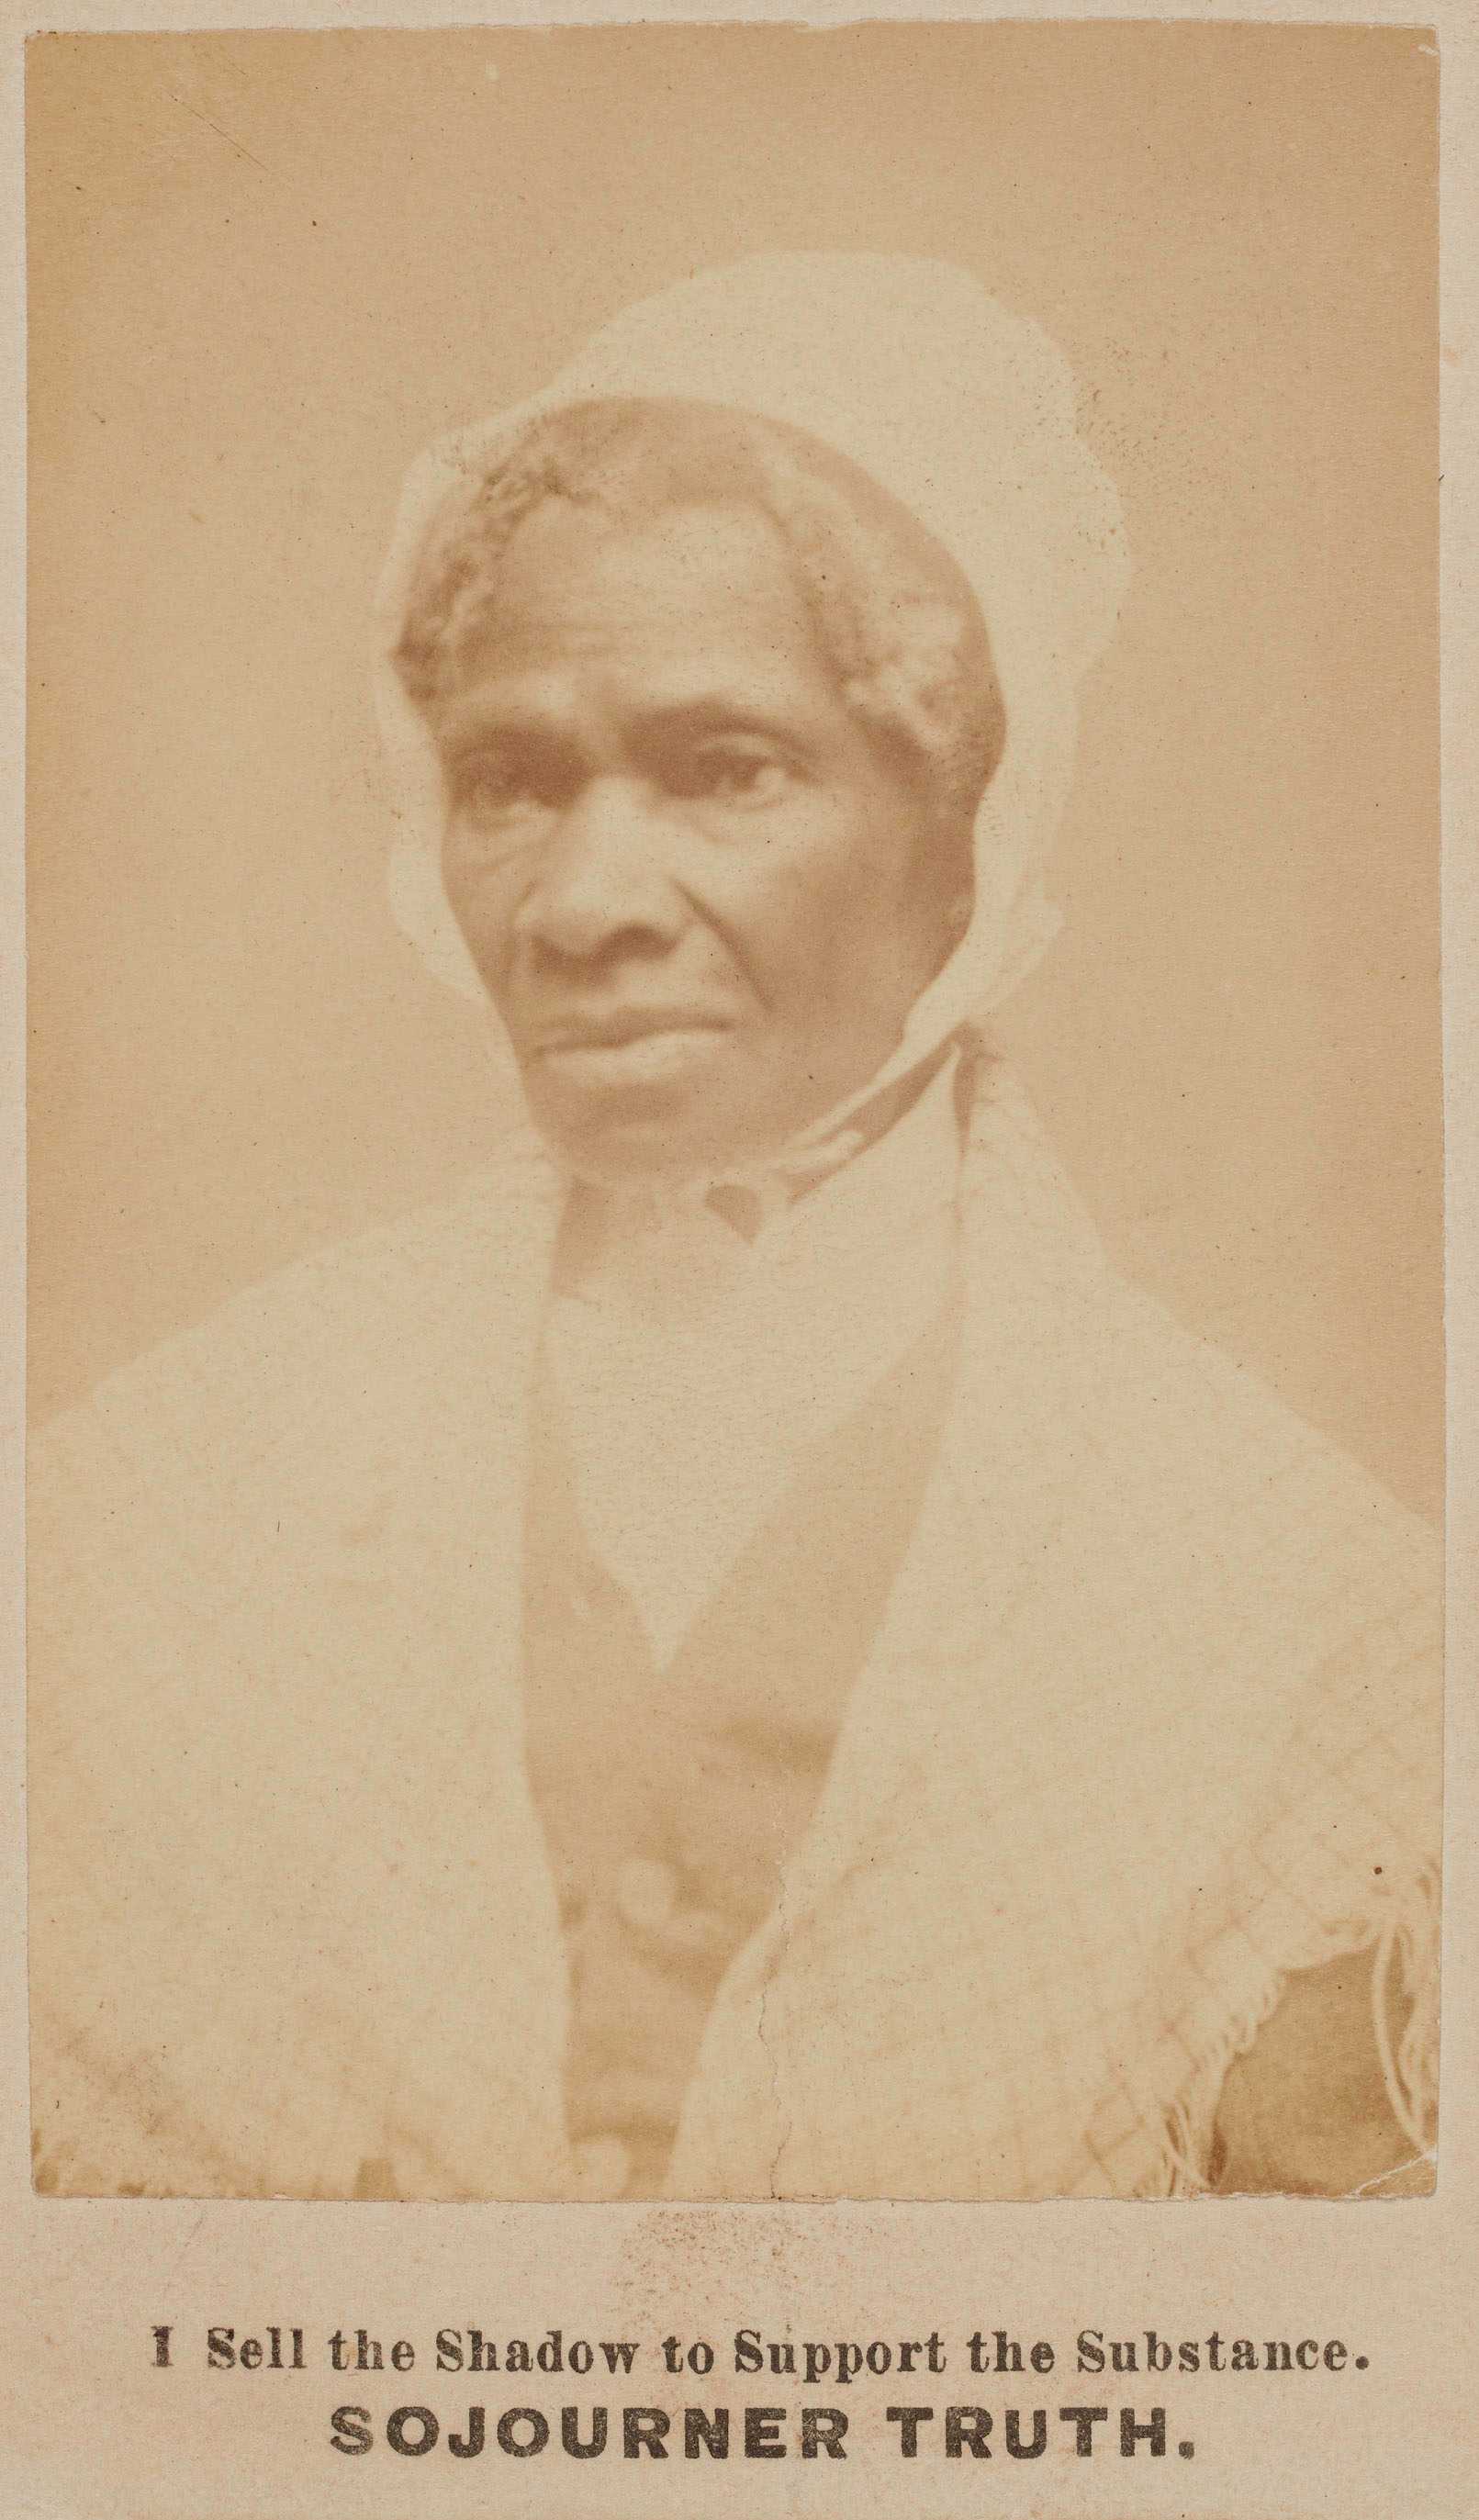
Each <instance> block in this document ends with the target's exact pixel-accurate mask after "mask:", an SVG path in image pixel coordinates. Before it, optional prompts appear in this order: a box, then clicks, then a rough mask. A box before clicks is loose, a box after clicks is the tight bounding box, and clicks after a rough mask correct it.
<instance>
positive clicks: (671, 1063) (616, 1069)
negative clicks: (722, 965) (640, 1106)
mask: <svg viewBox="0 0 1479 2520" xmlns="http://www.w3.org/2000/svg"><path fill="white" fill-rule="evenodd" d="M729 1030H730V1026H729V1025H728V1024H727V1023H725V1022H723V1021H722V1020H720V1019H719V1018H717V1017H715V1016H714V1015H711V1014H707V1013H704V1012H701V1011H700V1010H698V1009H696V1008H688V1007H674V1008H671V1009H668V1008H663V1009H660V1010H659V1009H642V1010H637V1009H629V1010H626V1011H625V1012H620V1013H617V1012H612V1013H610V1014H608V1015H604V1016H593V1017H591V1018H590V1019H589V1020H586V1021H577V1022H570V1023H565V1024H560V1025H552V1026H550V1027H549V1028H548V1029H547V1030H546V1031H545V1032H544V1033H543V1034H542V1035H541V1036H539V1037H538V1038H537V1039H536V1041H535V1044H534V1052H533V1055H534V1057H535V1058H536V1060H537V1061H538V1063H539V1065H540V1066H541V1067H542V1068H543V1069H544V1070H545V1071H546V1072H547V1073H549V1074H553V1076H555V1077H558V1078H559V1079H560V1081H561V1082H565V1083H568V1084H570V1085H574V1086H577V1087H587V1088H595V1089H598V1090H599V1089H603V1088H610V1087H617V1086H622V1085H646V1084H658V1083H665V1082H667V1081H668V1080H669V1079H675V1078H677V1077H679V1076H682V1075H683V1074H685V1073H686V1071H687V1070H688V1069H689V1068H690V1067H693V1066H695V1065H697V1064H699V1063H700V1062H701V1061H702V1060H703V1059H704V1058H705V1057H707V1056H708V1055H709V1054H710V1053H711V1052H712V1051H713V1049H714V1047H715V1045H716V1044H717V1043H718V1042H719V1041H720V1040H721V1039H722V1038H723V1036H724V1034H725V1033H726V1032H728V1031H729Z"/></svg>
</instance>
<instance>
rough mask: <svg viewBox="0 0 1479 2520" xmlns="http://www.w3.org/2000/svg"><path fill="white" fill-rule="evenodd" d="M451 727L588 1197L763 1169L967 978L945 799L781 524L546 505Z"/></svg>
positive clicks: (491, 930) (475, 940) (511, 1006)
mask: <svg viewBox="0 0 1479 2520" xmlns="http://www.w3.org/2000/svg"><path fill="white" fill-rule="evenodd" d="M433 731H434V734H435V738H436V742H437V747H438V751H439V753H440V756H441V761H442V766H443V770H444V774H445V779H446V789H447V798H448V814H447V823H446V835H445V847H444V869H445V877H446V884H447V891H448V894H449V897H450V899H451V902H452V906H453V909H454V911H455V912H456V915H457V918H458V921H459V922H460V924H461V926H462V930H463V933H464V935H465V936H466V938H467V941H468V945H469V948H470V950H471V955H472V958H473V960H474V962H475V963H476V965H477V967H478V970H479V971H480V973H481V975H482V978H483V981H484V983H485V985H486V986H487V988H488V991H489V993H490V995H491V996H492V998H493V1001H494V1003H495V1005H496V1006H497V1009H498V1012H499V1013H500V1015H501V1016H502V1018H503V1021H504V1023H505V1025H506V1027H507V1029H508V1032H509V1035H510V1037H511V1040H512V1042H513V1045H514V1049H515V1054H516V1056H517V1058H518V1061H519V1066H520V1069H521V1072H522V1076H523V1082H524V1088H525V1091H526V1094H527V1096H528V1101H529V1104H530V1108H531V1110H532V1112H533V1115H534V1118H535V1120H536V1121H537V1122H538V1124H539V1126H540V1128H541V1129H542V1131H543V1132H544V1133H545V1135H546V1137H547V1138H548V1139H549V1140H550V1141H551V1143H552V1144H553V1145H554V1146H555V1147H556V1148H557V1150H558V1151H559V1152H560V1154H561V1155H562V1156H563V1157H564V1158H565V1159H566V1161H567V1162H568V1163H569V1164H570V1165H571V1167H572V1168H573V1169H574V1170H575V1171H576V1172H577V1173H579V1174H581V1175H583V1176H585V1177H586V1178H589V1179H595V1180H606V1181H616V1180H631V1179H641V1178H647V1179H660V1178H668V1179H682V1178H692V1177H694V1176H695V1175H703V1174H707V1173H714V1172H720V1171H723V1170H725V1169H726V1168H729V1167H731V1166H737V1165H739V1164H742V1163H744V1162H746V1161H750V1160H753V1159H754V1158H756V1157H760V1156H764V1155H765V1154H767V1153H768V1152H770V1151H772V1150H773V1149H774V1148H777V1147H778V1146H780V1145H781V1144H782V1143H783V1141H784V1140H785V1139H786V1138H788V1137H789V1136H790V1135H791V1134H792V1133H793V1132H794V1131H795V1130H797V1129H798V1128H800V1127H802V1126H804V1125H805V1124H806V1123H807V1122H809V1121H811V1120H813V1119H816V1118H818V1117H820V1116H821V1114H822V1113H823V1112H825V1111H826V1110H828V1109H829V1107H830V1106H831V1104H833V1103H834V1102H838V1101H839V1100H841V1098H842V1097H843V1096H845V1095H846V1094H847V1093H849V1092H850V1091H852V1090H853V1089H854V1088H856V1087H858V1086H860V1085H863V1084H866V1082H867V1081H868V1079H869V1077H870V1076H871V1075H872V1074H873V1073H874V1070H875V1069H876V1068H877V1067H878V1066H880V1065H881V1063H882V1061H883V1060H884V1059H885V1058H886V1057H887V1056H888V1055H889V1053H890V1052H891V1051H892V1049H893V1048H894V1047H895V1045H896V1043H897V1041H898V1039H899V1036H900V1032H901V1030H902V1027H903V1023H904V1019H905V1016H906V1013H907V1012H908V1010H909V1008H910V1007H911V1005H912V1004H913V1002H914V1000H915V999H916V997H918V995H919V992H920V990H921V989H922V988H923V987H924V985H925V983H926V982H927V981H928V980H929V979H930V978H931V977H932V976H933V974H934V972H935V971H936V970H937V969H938V967H939V966H940V964H941V963H942V962H943V960H944V958H945V955H946V952H947V951H948V948H949V945H950V943H951V941H952V935H953V930H952V927H951V905H950V903H949V902H948V901H947V900H944V899H942V898H941V897H940V895H941V889H942V887H941V885H940V882H939V878H938V876H937V875H936V876H934V877H933V879H932V865H931V858H932V851H931V841H932V838H933V836H934V835H933V834H932V833H931V832H930V830H929V828H928V819H927V811H926V806H925V802H924V795H923V788H922V783H921V782H919V780H918V779H917V777H916V776H914V775H913V774H912V771H911V769H910V767H909V765H908V764H907V763H906V761H905V759H904V758H903V757H902V756H901V757H900V758H898V759H893V758H891V757H890V756H889V754H888V753H887V752H886V751H885V750H884V748H883V747H882V745H881V744H880V743H878V742H874V740H872V739H871V738H870V737H869V735H868V734H867V733H865V731H864V730H863V729H862V728H861V727H860V726H859V725H858V723H857V722H856V720H855V719H854V718H853V717H851V716H850V715H849V714H848V711H847V710H846V708H845V707H844V706H843V703H842V700H841V697H840V696H839V694H838V691H837V689H836V686H835V683H834V681H833V679H832V675H831V672H830V670H829V665H828V663H827V660H826V658H825V656H824V654H823V653H822V652H821V650H820V648H819V646H818V643H817V638H816V634H815V631H814V629H813V625H812V619H811V614H810V612H809V610H808V607H807V604H806V600H805V597H804V595H803V593H802V590H801V588H800V586H799V584H798V583H797V581H796V578H795V575H794V573H793V570H792V568H791V565H790V562H789V558H788V555H787V552H786V548H785V544H784V540H783V539H782V536H781V535H780V533H779V532H778V531H777V529H776V528H775V526H774V525H773V524H772V523H771V522H770V520H769V519H768V518H767V517H764V516H763V515H761V514H760V513H759V511H757V510H753V509H748V508H739V507H724V506H714V507H685V508H676V509H671V510H668V511H666V512H665V513H664V514H662V515H661V516H660V517H657V518H656V519H655V520H654V521H652V522H651V523H650V524H644V525H640V526H636V527H627V526H621V525H613V524H611V523H609V522H605V521H603V520H602V519H601V518H600V517H598V516H596V515H593V514H592V513H591V512H589V511H585V512H583V511H581V510H579V509H577V508H575V507H573V506H572V505H570V504H568V503H565V502H560V501H554V500H552V501H549V502H547V503H546V504H545V505H544V506H543V507H541V508H539V509H537V510H536V511H535V512H534V513H533V514H532V515H531V516H530V517H527V518H526V519H525V521H524V522H523V523H522V524H521V525H520V526H519V527H518V529H517V531H516V532H515V535H514V537H513V538H512V540H511V542H510V544H509V547H508V550H507V552H506V553H505V555H504V557H503V561H502V563H501V567H500V574H499V581H498V596H497V604H496V608H495V610H494V612H493V614H492V616H491V619H490V622H489V626H488V629H487V632H486V635H485V637H484V638H483V640H482V641H481V644H480V646H479V648H478V650H477V652H476V653H475V654H474V655H473V657H472V658H471V662H470V665H469V667H468V670H467V672H466V674H465V676H464V678H463V680H462V681H461V683H460V684H459V685H458V687H457V688H456V689H455V690H454V691H453V692H452V694H451V695H450V697H448V698H446V699H445V700H444V701H443V702H442V703H441V705H440V706H439V707H438V709H437V711H436V714H435V718H434V727H433ZM937 846H938V843H936V847H937Z"/></svg>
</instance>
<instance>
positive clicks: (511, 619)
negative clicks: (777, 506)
mask: <svg viewBox="0 0 1479 2520" xmlns="http://www.w3.org/2000/svg"><path fill="white" fill-rule="evenodd" d="M695 656H707V657H709V658H711V659H714V660H717V659H718V657H720V656H734V657H736V658H742V659H747V660H749V662H750V664H751V666H752V667H753V666H755V665H757V664H758V663H759V662H760V660H761V658H762V657H768V658H770V659H771V660H772V661H773V662H776V663H783V662H784V665H785V667H786V668H787V669H788V670H789V671H790V672H792V673H796V672H800V673H802V674H804V675H806V676H808V677H809V676H811V675H813V674H815V675H817V676H820V677H821V678H822V679H823V680H824V681H826V682H827V683H828V685H830V677H829V673H828V670H827V666H826V660H825V658H824V655H823V653H822V650H821V647H820V644H819V641H818V638H817V633H816V627H815V623H814V620H813V616H812V611H811V607H810V603H809V601H808V598H807V594H806V590H805V588H804V587H803V585H802V583H801V580H800V578H799V576H798V574H797V571H796V568H795V564H794V562H793V561H792V558H791V555H790V552H789V550H788V547H787V545H786V542H785V540H784V536H783V534H782V533H781V531H780V529H779V528H778V527H777V526H776V524H774V523H773V521H772V520H771V519H770V517H767V516H765V515H764V514H763V512H762V511H761V510H760V509H758V508H756V507H752V506H748V505H739V504H730V503H724V504H720V503H715V504H714V505H711V506H709V505H705V506H696V505H695V506H684V507H675V508H669V509H666V510H664V511H662V512H661V513H659V514H658V515H657V516H655V517H651V518H650V519H644V520H642V521H639V522H635V523H632V522H628V521H626V520H624V519H619V518H612V517H607V516H605V515H604V514H603V513H602V511H601V510H600V509H599V508H598V507H594V506H586V505H576V504H575V503H573V502H572V501H569V500H566V499H548V500H545V501H544V502H543V503H542V504H541V505H540V506H539V507H537V508H536V509H534V510H533V511H532V512H531V514H530V515H529V516H528V517H525V518H524V519H523V521H522V522H521V523H520V524H519V525H518V526H517V528H516V529H515V532H514V534H513V535H512V536H511V537H510V540H509V542H508V544H507V545H506V547H505V549H504V551H503V553H502V555H501V558H500V562H499V565H498V569H497V572H496V576H495V578H494V580H493V583H492V584H491V585H490V588H489V592H488V599H487V602H486V604H485V605H483V606H480V607H479V608H478V616H477V624H476V630H475V633H474V635H473V636H472V637H471V639H470V640H469V641H468V643H467V645H466V647H465V650H464V653H463V656H462V659H461V663H462V677H461V678H460V679H462V678H466V679H471V680H476V681H482V680H483V679H484V678H485V677H488V676H490V675H492V676H499V677H502V676H509V677H512V678H518V677H521V676H523V675H527V674H539V673H545V672H550V671H552V670H557V669H558V668H559V667H560V666H561V665H565V664H571V665H573V664H575V663H576V662H578V661H583V660H584V661H589V660H593V659H596V660H600V661H603V662H605V661H607V660H611V661H620V662H621V663H622V664H623V666H624V667H625V668H626V669H628V670H629V671H630V672H632V673H633V674H634V675H636V676H637V677H638V678H640V677H641V675H642V673H643V672H644V671H645V670H646V671H658V670H660V669H664V668H668V667H671V666H672V665H674V664H676V663H677V662H679V661H681V660H684V659H687V658H690V657H695Z"/></svg>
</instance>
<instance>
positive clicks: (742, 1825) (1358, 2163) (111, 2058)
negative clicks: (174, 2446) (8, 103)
mask: <svg viewBox="0 0 1479 2520" xmlns="http://www.w3.org/2000/svg"><path fill="white" fill-rule="evenodd" d="M28 55H29V58H28V67H27V82H26V85H27V94H26V162H27V238H28V255H29V284H28V285H29V304H30V316H29V326H30V332H29V344H30V345H29V354H28V356H29V366H28V374H29V439H30V502H31V505H30V527H29V533H30V540H29V572H30V576H29V588H30V591H29V625H30V626H29V647H28V666H29V698H28V709H29V732H28V766H27V776H28V797H29V801H28V818H27V884H28V955H29V1032H30V1067H29V1104H28V1127H29V1147H30V1152H29V1172H30V1225H29V1232H30V1256H29V1273H30V1292H29V1304H28V1344H29V1384H30V1432H29V1445H28V1462H27V1485H26V1510H27V1531H28V1573H27V1585H28V1604H27V1625H26V1651H27V1706H28V1753H27V1807H28V1831H29V1961H28V1967H29V2020H30V2089H31V2138H32V2179H33V2183H34V2188H35V2191H36V2193H37V2194H38V2196H40V2197H42V2198H47V2199H51V2198H72V2199H76V2198H112V2199H122V2198H201V2199H227V2198H240V2199H263V2198H286V2199H300V2200H325V2201H328V2200H333V2201H339V2202H343V2201H349V2200H360V2201H379V2202H382V2203H384V2202H390V2203H404V2204H412V2203H427V2202H433V2201H434V2202H446V2203H456V2202H471V2201H478V2202H498V2203H515V2202H552V2203H563V2204H578V2203H596V2204H601V2203H605V2204H616V2203H633V2204H638V2203H643V2202H651V2201H654V2200H665V2201H674V2202H678V2201H694V2202H702V2203H738V2202H745V2201H753V2200H765V2201H772V2200H789V2201H795V2202H802V2203H804V2202H812V2201H818V2202H829V2203H834V2202H836V2201H837V2200H842V2199H887V2200H903V2201H921V2202H930V2201H948V2202H952V2203H960V2204H976V2203H1006V2202H1012V2203H1015V2202H1038V2201H1042V2200H1049V2199H1094V2198H1098V2199H1105V2198H1117V2199H1141V2200H1199V2201H1207V2202H1220V2201H1221V2200H1226V2199H1229V2198H1233V2197H1249V2196H1255V2197H1265V2198H1300V2199H1312V2198H1318V2199H1344V2200H1351V2201H1352V2202H1356V2201H1359V2202H1361V2203H1363V2204H1372V2205H1374V2204H1377V2203H1380V2202H1382V2201H1386V2200H1391V2199H1394V2198H1404V2197H1413V2196H1426V2195H1429V2194H1430V2193H1431V2192H1432V2190H1433V2187H1434V2183H1435V2178H1436V2165H1437V2161H1438V2150H1437V2111H1438V2031H1439V1879H1440V1858H1441V1816H1442V1759H1441V1748H1442V1741H1441V1729H1442V1728H1441V1715H1442V1690H1443V1650H1442V1635H1443V1553H1442V1519H1443V1475H1444V1460H1443V1451H1444V1428H1443V1415H1444V1413H1443V1377H1444V1341H1443V1232H1444V1214H1443V1178H1442V1177H1443V1126H1442V1081H1443V1080H1442V1042H1441V1024H1440V998H1439V921H1438V899H1439V896H1438V877H1439V792H1438V636H1437V594H1438V534H1437V516H1438V495H1439V494H1438V472H1439V463H1438V439H1437V413H1438V382H1437V380H1438V332H1437V294H1436V292H1437V68H1438V65H1437V61H1436V58H1435V57H1434V55H1433V52H1432V48H1431V46H1428V45H1424V43H1423V41H1422V39H1421V37H1420V34H1419V32H1418V31H1417V30H1415V29H1413V28H1411V27H1400V26H1392V27H1384V28H1375V27H1372V28H1360V27H1341V26H1336V25H1325V26H1298V27H1294V26H1289V27H1285V26H1275V25H1253V24H1243V25H1239V24H1232V23H1228V24H1222V25H1188V24H1174V23H1172V24H1157V23H1155V22H1123V23H1115V22H1104V23H1101V24H1089V23H1071V24H1070V23H1061V24H1052V23H1018V24H1010V23H988V22H982V23H961V24H939V25H924V24H920V25H909V26H905V25H888V24H874V25H866V26H859V27H850V28H838V29H836V30H834V31H832V32H829V33H816V32H813V33H806V32H803V31H801V30H798V29H795V28H790V27H785V26H781V25H767V26H756V25H750V26H739V25H736V26H722V25H717V24H715V25H712V26H692V25H690V26H675V25H668V26H644V27H617V26H612V27H570V26H563V27H559V28H551V29H546V30H544V31H542V32H534V31H530V30H526V31H523V32H515V31H514V30H510V29H500V28H495V27H481V28H466V29H454V28H447V29H443V30H440V31H434V32H421V33H414V32H409V31H406V32H401V31H396V30H372V29H357V30H346V29H338V30H336V31H333V32H322V33H293V32H286V31H284V32H269V31H259V30H244V31H239V32H235V33H208V34H207V33H199V34H180V33H158V34H145V33H138V34H108V35H105V34H70V35H60V34H59V35H48V36H43V37H37V38H35V39H34V40H33V41H32V42H31V44H30V46H29V48H28ZM156 2315H159V2314H156Z"/></svg>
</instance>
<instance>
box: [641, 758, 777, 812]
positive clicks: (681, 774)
mask: <svg viewBox="0 0 1479 2520" xmlns="http://www.w3.org/2000/svg"><path fill="white" fill-rule="evenodd" d="M789 779H790V770H789V766H788V764H787V763H786V762H785V760H784V758H783V757H782V755H781V754H780V753H778V752H775V751H772V750H771V748H770V747H769V745H766V744H748V743H709V744H704V745H703V746H702V747H701V749H700V750H698V751H696V752H693V753H689V754H687V755H686V756H684V757H683V758H682V759H681V760H679V761H678V762H676V763H675V764H674V766H673V771H672V774H671V777H670V785H671V786H672V787H673V788H674V789H675V790H676V792H677V793H678V794H679V795H683V796H698V797H711V798H712V799H713V800H714V801H715V802H716V803H719V804H737V805H769V804H773V803H775V802H776V801H777V799H778V798H780V797H781V796H782V795H784V791H785V788H786V787H787V785H788V783H789Z"/></svg>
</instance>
